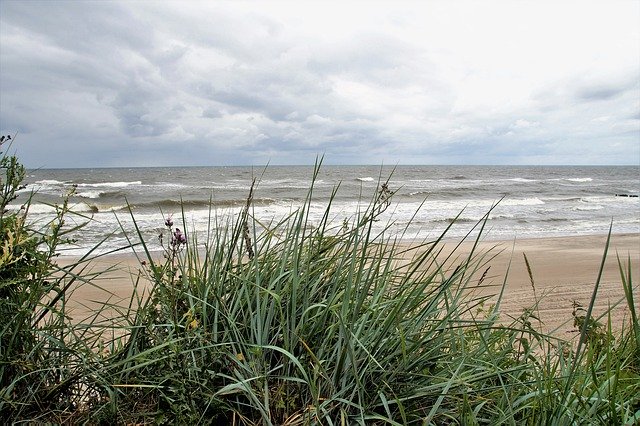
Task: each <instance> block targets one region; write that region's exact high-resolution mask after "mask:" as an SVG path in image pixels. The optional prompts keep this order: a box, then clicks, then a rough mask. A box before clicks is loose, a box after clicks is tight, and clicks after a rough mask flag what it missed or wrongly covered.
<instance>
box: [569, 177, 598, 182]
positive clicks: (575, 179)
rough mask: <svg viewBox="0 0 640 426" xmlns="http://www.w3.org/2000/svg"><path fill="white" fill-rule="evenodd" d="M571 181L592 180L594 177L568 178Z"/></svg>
mask: <svg viewBox="0 0 640 426" xmlns="http://www.w3.org/2000/svg"><path fill="white" fill-rule="evenodd" d="M565 180H568V181H569V182H591V181H593V179H591V178H567V179H565Z"/></svg>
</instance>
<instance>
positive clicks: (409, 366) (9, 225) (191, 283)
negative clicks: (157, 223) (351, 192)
mask: <svg viewBox="0 0 640 426" xmlns="http://www.w3.org/2000/svg"><path fill="white" fill-rule="evenodd" d="M5 158H8V156H6V155H5V156H3V160H2V161H3V162H2V168H3V171H7V174H6V176H9V174H8V169H9V168H11V167H13V166H11V164H12V163H11V162H9V161H7V160H4V159H5ZM319 167H320V164H318V165H317V166H316V169H315V172H314V178H315V177H316V176H317V171H318V169H319ZM12 173H13V172H12ZM7 182H8V181H7ZM16 184H19V183H17V182H14V183H11V184H7V185H5V181H3V187H4V188H7V187H9V190H11V188H14V187H15V185H16ZM388 185H389V183H388V181H385V180H382V179H381V180H380V182H379V187H380V189H379V190H378V191H375V192H374V193H373V194H371V199H370V200H369V203H368V205H367V206H366V207H364V208H363V209H362V210H361V211H360V212H359V213H358V214H357V215H355V216H354V217H352V218H351V219H350V220H347V221H345V222H344V223H340V224H335V223H334V222H333V221H332V217H333V215H332V211H331V206H332V202H331V201H329V202H328V203H327V206H326V211H325V214H324V216H323V218H322V220H321V221H320V223H313V224H312V223H311V222H310V220H309V215H308V210H309V206H310V203H311V202H312V200H313V184H312V185H311V187H310V189H309V193H308V197H307V199H306V202H305V203H304V204H303V205H302V206H301V207H300V208H299V209H298V210H297V211H295V212H293V213H292V214H291V215H289V216H288V217H285V218H283V219H282V220H279V221H276V222H273V223H269V224H265V223H260V222H258V221H257V220H255V219H254V218H253V215H252V211H251V198H252V196H253V191H254V190H255V191H259V183H258V184H257V185H256V187H255V188H254V187H253V186H252V190H251V193H250V194H249V195H248V199H247V205H246V208H245V209H244V211H243V213H242V214H241V215H239V216H238V217H235V218H234V217H221V216H218V215H216V214H215V213H214V212H212V213H211V215H210V221H211V226H210V227H209V232H208V235H207V236H206V237H205V238H204V240H202V241H201V240H199V239H198V238H199V237H198V236H197V235H196V234H195V233H192V232H190V231H189V224H188V223H186V219H184V217H185V215H184V214H183V215H182V218H181V221H180V222H181V223H179V224H178V225H176V224H174V223H173V222H174V220H173V219H172V218H167V221H166V222H165V227H166V229H165V235H166V237H165V238H163V242H164V258H163V259H162V260H161V261H158V260H157V256H156V257H154V256H153V255H152V253H150V251H149V250H148V248H147V243H146V242H145V240H144V238H143V237H142V235H143V232H142V230H140V229H138V228H137V225H136V230H137V231H136V233H135V234H133V235H129V238H130V245H129V248H134V249H135V250H136V253H137V256H139V259H140V260H141V268H142V274H141V275H140V276H138V277H137V278H136V279H135V280H134V287H135V289H134V293H133V296H132V298H131V300H130V301H129V303H128V304H125V305H124V306H123V305H122V304H118V303H114V302H105V303H103V305H102V307H101V308H99V311H100V310H104V311H107V310H108V311H111V312H116V315H115V316H113V315H112V317H111V319H109V320H102V319H100V315H99V312H97V313H96V315H94V316H91V317H89V318H87V319H86V320H85V321H82V322H80V323H72V322H71V321H69V320H68V319H67V316H66V315H65V301H66V300H67V299H68V297H69V292H70V288H71V287H70V285H69V283H71V282H74V283H75V282H82V283H83V285H95V278H96V276H95V274H91V273H88V272H86V270H85V269H83V267H84V265H86V264H87V262H88V261H89V260H91V259H92V258H95V255H94V254H93V252H90V253H88V255H87V256H85V257H83V258H81V259H80V260H79V261H78V262H77V263H74V264H73V265H71V266H69V267H65V268H61V267H58V266H56V264H55V262H54V257H55V248H56V244H57V243H59V242H60V241H62V239H63V238H64V236H65V235H66V234H65V232H68V231H69V230H68V229H66V228H65V227H64V222H63V220H64V217H65V215H68V214H70V212H69V211H68V209H66V208H65V207H64V204H63V205H62V206H61V210H60V211H59V215H58V216H57V218H56V219H55V220H54V222H52V223H53V225H51V224H47V226H43V227H41V228H39V229H33V228H31V227H29V225H28V221H24V220H22V219H21V218H22V217H23V216H21V215H23V213H15V214H14V213H8V214H7V215H4V216H3V217H2V225H1V226H0V228H1V229H2V232H3V234H2V235H3V247H9V248H10V249H5V248H3V252H2V253H3V257H2V259H3V261H2V264H0V278H1V282H2V285H1V286H0V291H2V298H0V303H1V305H0V308H1V309H2V318H3V320H2V321H3V324H2V328H1V329H0V337H1V338H2V347H1V348H0V350H1V352H0V355H1V359H0V361H1V364H0V384H1V385H2V389H1V390H0V413H2V414H1V415H2V417H3V419H4V420H6V421H9V422H34V421H35V422H39V421H48V422H57V423H63V422H73V423H79V422H87V423H100V422H105V423H117V424H120V423H122V424H141V423H171V424H187V423H198V424H199V423H228V424H249V425H251V424H256V425H258V424H259V425H270V424H288V425H297V424H301V425H302V424H392V425H398V424H425V425H441V424H465V425H467V424H532V425H533V424H628V425H631V424H635V422H637V421H639V420H640V397H638V395H640V377H639V374H640V357H639V354H640V352H639V349H638V340H639V337H640V326H639V325H638V320H637V315H636V311H635V307H634V303H635V301H634V292H635V291H636V289H637V286H636V285H635V284H633V281H632V277H631V267H630V265H629V263H630V262H628V261H627V262H626V263H625V262H623V261H619V264H620V275H621V285H623V287H624V289H625V294H626V303H627V304H628V306H629V310H630V313H631V315H630V317H631V320H630V321H629V324H628V326H625V327H624V328H623V329H622V330H612V327H611V323H610V321H609V322H607V324H606V325H601V323H600V322H598V324H600V326H599V327H595V326H593V324H595V323H596V322H597V321H598V320H597V319H595V318H593V317H592V309H591V308H592V306H593V301H594V299H595V291H597V286H596V290H595V291H594V297H593V298H592V300H591V304H590V305H589V306H588V307H587V308H585V309H584V311H579V312H578V311H576V314H575V316H576V321H577V322H576V325H577V326H578V327H579V330H580V335H579V342H578V345H577V347H575V349H574V346H572V345H571V344H570V342H567V341H565V340H562V339H560V338H557V337H554V336H550V335H546V334H544V333H542V332H541V331H540V327H539V326H538V325H537V323H536V322H535V321H533V322H532V321H531V320H532V319H535V316H534V315H533V313H534V312H536V307H535V306H532V307H531V308H530V309H528V310H525V312H524V313H523V314H522V316H520V317H518V318H516V319H514V320H512V321H511V322H510V323H508V322H505V321H504V319H502V318H501V317H500V312H499V306H500V295H501V294H503V292H504V285H503V287H502V288H498V289H496V291H497V292H498V294H499V296H498V301H497V303H496V304H494V305H492V306H491V307H487V306H486V304H485V302H486V301H487V296H478V295H476V294H475V293H474V291H473V287H475V286H476V285H477V284H478V279H477V276H478V275H482V277H481V278H480V282H481V281H483V279H484V276H485V275H486V272H487V270H488V261H489V260H490V259H491V253H490V252H479V251H477V250H476V249H474V250H472V252H471V253H470V254H468V255H465V256H457V254H456V252H455V251H454V253H452V254H445V253H444V251H443V250H442V240H443V239H444V238H445V237H446V236H447V231H448V229H449V228H448V229H447V230H446V231H445V232H444V233H443V234H442V235H440V236H439V237H438V238H436V239H434V240H432V241H425V242H423V243H422V244H421V247H420V250H417V251H415V254H414V255H413V256H411V257H410V258H409V259H408V260H407V256H408V255H407V249H406V248H405V247H404V246H402V245H401V244H399V243H398V240H397V239H396V236H395V235H392V234H391V233H390V232H389V227H386V228H383V230H382V231H374V229H378V227H375V228H374V226H373V224H374V222H376V221H379V220H381V217H382V216H381V214H382V212H384V210H385V209H386V208H387V207H388V206H389V204H390V197H391V196H392V191H391V190H390V189H389V187H388ZM6 191H7V189H5V193H6ZM336 192H337V189H336ZM336 192H334V196H335V194H336ZM332 199H333V197H332ZM26 205H27V208H26V209H27V210H28V201H27V203H26ZM2 207H3V210H4V208H5V207H6V204H5V205H3V206H2ZM183 213H184V212H183ZM131 216H132V218H133V219H134V223H135V217H134V215H133V214H131ZM487 217H488V216H487ZM88 220H89V218H88ZM220 221H226V223H225V225H226V226H218V225H220V223H219V222H220ZM176 222H178V220H176ZM58 224H59V225H60V226H58ZM454 225H455V223H452V224H451V225H450V226H454ZM484 225H485V221H480V222H479V223H478V224H477V227H478V228H479V229H480V231H482V229H483V227H484ZM178 226H179V228H178ZM16 235H18V236H19V238H18V237H15V236H16ZM481 235H482V232H480V233H479V236H478V237H477V240H476V242H477V241H479V239H480V238H481ZM10 238H13V239H10ZM200 238H202V237H200ZM605 254H606V250H605ZM7 256H8V257H7ZM4 259H9V260H4ZM444 265H453V266H444ZM527 267H528V268H529V270H531V268H530V265H529V262H528V261H527ZM482 271H484V274H482V273H481V272H482ZM474 277H475V278H474ZM530 278H531V283H532V286H533V285H534V284H533V283H534V280H533V273H531V276H530ZM144 281H147V282H149V283H151V285H150V286H149V288H150V291H149V292H148V293H145V292H144V291H143V288H145V287H144V286H143V282H144ZM504 283H505V284H506V278H505V281H504ZM7 318H11V319H9V320H7ZM578 318H581V321H578ZM588 324H591V325H592V326H589V325H588Z"/></svg>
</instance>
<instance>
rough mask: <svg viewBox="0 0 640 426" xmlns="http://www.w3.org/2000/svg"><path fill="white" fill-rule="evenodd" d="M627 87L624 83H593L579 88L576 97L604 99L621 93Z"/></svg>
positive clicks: (590, 99)
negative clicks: (616, 84) (615, 84)
mask: <svg viewBox="0 0 640 426" xmlns="http://www.w3.org/2000/svg"><path fill="white" fill-rule="evenodd" d="M626 90H628V87H626V85H618V86H612V85H594V86H588V87H582V88H579V89H578V90H577V91H576V97H577V98H578V99H580V100H585V101H606V100H609V99H612V98H615V97H616V96H619V95H621V94H622V93H624V92H625V91H626Z"/></svg>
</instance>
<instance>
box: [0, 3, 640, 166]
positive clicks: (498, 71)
mask: <svg viewBox="0 0 640 426" xmlns="http://www.w3.org/2000/svg"><path fill="white" fill-rule="evenodd" d="M638 22H640V1H637V0H634V1H615V0H614V1H584V0H583V1H576V2H571V1H548V2H547V1H532V2H524V1H473V2H462V1H425V2H396V1H394V2H391V1H388V2H387V1H385V2H355V1H354V2H347V1H340V2H338V1H336V2H322V3H312V2H305V1H299V2H284V3H276V2H257V1H256V2H243V3H238V2H233V3H232V2H174V3H171V2H165V1H162V2H160V1H157V2H156V1H135V2H134V1H125V2H111V1H87V2H82V1H73V2H62V1H53V0H51V1H44V2H36V1H7V0H0V132H1V133H2V134H7V133H11V134H13V133H14V132H16V131H17V132H19V136H18V141H17V142H16V144H14V148H15V149H16V150H17V152H18V154H19V155H20V156H21V159H22V161H23V162H24V163H25V164H26V165H27V166H29V167H95V166H136V165H137V166H151V165H245V164H246V165H254V164H255V165H258V164H264V163H266V162H270V163H271V164H309V163H313V161H314V159H315V158H316V156H317V155H324V156H325V161H326V162H327V163H329V164H376V165H379V164H381V163H384V164H635V165H638V164H640V25H639V24H638Z"/></svg>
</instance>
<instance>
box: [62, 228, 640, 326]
mask: <svg viewBox="0 0 640 426" xmlns="http://www.w3.org/2000/svg"><path fill="white" fill-rule="evenodd" d="M606 240H607V236H606V235H589V236H576V237H558V238H537V239H523V240H515V241H485V242H481V243H480V245H479V247H478V250H479V251H482V252H486V251H487V250H489V254H488V255H487V256H486V257H485V261H486V262H487V263H486V265H485V266H483V267H482V268H479V270H478V272H477V273H476V276H475V277H474V278H473V279H477V280H479V279H480V276H481V275H482V273H483V272H484V271H485V270H486V269H487V267H489V266H490V269H489V271H488V272H487V274H486V276H485V278H484V280H483V281H482V285H481V286H480V288H478V289H477V290H476V291H477V292H479V293H480V294H485V295H491V294H496V293H498V292H499V291H500V286H501V285H502V283H503V282H504V280H505V274H506V272H507V270H508V275H507V277H506V287H505V291H504V295H503V300H502V302H501V308H500V310H501V313H502V316H503V318H504V319H505V320H508V318H509V316H516V317H517V316H519V315H520V314H521V313H522V311H523V309H524V308H527V307H531V306H533V305H534V303H535V300H536V297H538V298H540V300H541V301H540V304H539V307H538V312H539V315H540V319H541V320H542V322H543V324H542V325H543V329H544V331H548V332H553V333H555V334H558V335H562V336H563V337H571V333H572V330H573V319H572V316H571V313H572V310H573V303H574V302H577V303H580V304H581V305H583V306H585V307H586V306H588V304H589V301H590V299H591V295H592V292H593V289H594V286H595V283H596V280H597V277H598V271H599V269H600V265H601V262H602V259H603V253H604V248H605V243H606ZM456 245H457V242H455V241H447V242H445V243H444V250H445V251H447V250H451V249H453V248H454V247H455V246H456ZM471 248H472V243H471V242H464V243H463V244H462V245H461V247H460V248H459V249H458V251H457V254H458V256H464V255H465V254H466V253H468V252H469V251H470V250H471ZM523 253H524V254H526V256H527V259H528V260H529V264H530V267H531V270H532V273H533V277H534V283H535V294H534V290H533V288H532V285H531V280H530V278H529V274H528V271H527V267H526V264H525V261H524V256H523ZM616 255H619V256H620V259H621V260H622V261H623V262H624V264H625V265H626V263H627V260H628V259H629V258H630V259H631V265H632V277H633V280H634V281H633V282H634V283H638V277H640V234H620V235H612V237H611V243H610V246H609V250H608V253H607V257H606V259H605V263H604V272H603V275H602V278H601V280H600V287H599V291H598V296H597V299H596V304H595V308H594V316H598V315H600V314H602V313H603V312H605V311H606V310H607V307H608V306H610V305H614V304H616V303H618V302H619V301H620V300H621V299H623V298H624V290H623V287H622V285H621V280H620V270H619V268H618V260H617V257H616ZM73 261H74V259H73V258H61V259H60V262H61V263H62V264H69V263H72V262H73ZM452 265H454V263H452V264H451V265H450V266H451V267H453V266H452ZM106 268H111V270H110V271H109V272H107V273H104V274H102V275H100V276H97V277H95V278H94V279H92V280H91V285H86V284H85V285H82V286H79V288H77V289H76V290H75V292H74V294H73V296H72V298H71V300H70V302H69V304H68V306H69V308H70V309H71V311H70V315H71V317H73V318H74V320H76V321H82V320H83V319H84V318H86V317H88V316H90V315H92V314H93V313H94V311H95V308H96V306H99V303H100V302H102V301H105V300H107V299H109V300H110V301H111V302H112V303H117V304H119V305H122V306H124V305H126V304H128V300H129V298H130V295H131V294H132V291H133V288H134V285H133V283H134V282H135V281H136V280H137V277H138V276H139V274H140V271H141V269H142V268H143V267H142V266H141V265H140V263H139V261H138V260H137V259H136V258H135V256H133V255H112V256H108V257H103V258H101V259H99V260H97V261H95V262H94V263H93V264H92V265H91V268H90V269H91V270H92V271H93V272H97V271H101V270H104V269H106ZM625 268H626V267H625ZM140 283H141V285H139V286H138V289H139V290H140V291H142V290H144V289H145V288H146V286H147V285H148V284H146V281H145V280H144V279H141V280H140ZM634 296H635V300H636V308H637V309H638V310H639V311H640V286H639V285H638V284H635V286H634ZM494 300H495V299H494ZM488 303H491V302H488ZM612 312H613V314H612V321H613V323H614V328H617V329H619V328H620V325H621V324H622V323H623V322H625V321H626V320H627V319H628V309H627V307H626V301H624V300H623V301H622V302H621V303H620V305H619V306H618V307H616V308H614V309H613V311H612ZM105 315H108V314H107V313H105ZM606 321H607V318H606V317H605V318H604V319H603V322H604V323H606Z"/></svg>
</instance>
